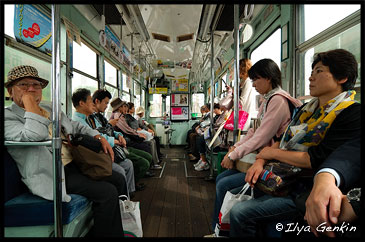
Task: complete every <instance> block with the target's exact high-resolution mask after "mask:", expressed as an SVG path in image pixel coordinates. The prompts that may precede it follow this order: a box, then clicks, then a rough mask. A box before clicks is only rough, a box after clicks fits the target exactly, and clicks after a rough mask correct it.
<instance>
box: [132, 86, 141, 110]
mask: <svg viewBox="0 0 365 242" xmlns="http://www.w3.org/2000/svg"><path fill="white" fill-rule="evenodd" d="M133 83H134V96H135V99H134V106H136V108H137V107H139V106H140V105H141V85H140V84H139V83H138V82H136V81H134V82H133Z"/></svg>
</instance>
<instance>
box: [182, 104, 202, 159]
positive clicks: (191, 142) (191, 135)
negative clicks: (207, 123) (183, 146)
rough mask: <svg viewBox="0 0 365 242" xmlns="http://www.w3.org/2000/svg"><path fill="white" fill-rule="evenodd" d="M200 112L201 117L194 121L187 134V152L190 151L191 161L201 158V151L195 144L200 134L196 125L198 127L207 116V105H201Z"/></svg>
mask: <svg viewBox="0 0 365 242" xmlns="http://www.w3.org/2000/svg"><path fill="white" fill-rule="evenodd" d="M200 112H201V118H200V119H199V122H197V123H194V124H193V125H192V127H191V129H190V130H189V131H188V133H187V135H186V142H187V143H188V149H187V152H188V155H189V159H190V161H197V160H199V158H197V157H198V156H199V153H198V151H197V149H196V144H195V141H196V136H197V135H198V134H197V133H196V127H198V126H199V124H200V123H201V122H203V119H204V118H205V117H207V116H206V115H205V113H206V112H207V109H206V106H205V105H203V106H201V107H200Z"/></svg>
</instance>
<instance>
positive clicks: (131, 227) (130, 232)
mask: <svg viewBox="0 0 365 242" xmlns="http://www.w3.org/2000/svg"><path fill="white" fill-rule="evenodd" d="M123 199H126V200H123ZM119 207H120V215H121V217H122V224H123V230H124V237H142V236H143V230H142V221H141V211H140V208H139V202H133V201H131V200H129V198H128V197H127V196H126V195H121V196H119Z"/></svg>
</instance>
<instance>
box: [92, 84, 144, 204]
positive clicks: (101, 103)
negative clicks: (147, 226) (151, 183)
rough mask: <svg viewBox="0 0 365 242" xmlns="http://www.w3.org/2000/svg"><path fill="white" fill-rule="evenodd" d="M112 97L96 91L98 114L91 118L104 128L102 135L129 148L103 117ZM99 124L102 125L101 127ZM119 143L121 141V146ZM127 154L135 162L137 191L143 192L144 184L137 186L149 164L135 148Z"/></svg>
mask: <svg viewBox="0 0 365 242" xmlns="http://www.w3.org/2000/svg"><path fill="white" fill-rule="evenodd" d="M111 97H112V95H111V94H110V92H109V91H108V90H106V89H99V90H96V91H95V92H94V94H93V96H92V100H93V103H94V105H95V109H96V112H94V113H93V114H92V115H90V116H89V117H90V119H91V120H94V122H95V123H98V125H97V126H98V127H97V129H98V130H99V129H100V128H102V129H101V132H102V133H105V134H107V135H108V136H112V137H113V136H114V137H115V138H118V139H119V140H116V139H114V143H115V144H117V145H120V146H122V147H125V148H127V142H126V140H125V139H124V138H123V137H122V135H121V133H120V132H117V131H114V129H113V126H112V125H111V124H110V123H108V120H107V119H106V118H105V117H104V115H103V113H104V112H105V110H106V108H107V107H108V104H109V101H110V99H111ZM99 124H100V126H99ZM110 140H111V141H112V139H110ZM117 141H119V144H118V142H117ZM127 149H128V148H127ZM138 152H139V151H138ZM138 152H137V153H138ZM141 152H143V151H141ZM126 153H127V154H126V157H127V158H128V159H129V160H131V161H132V162H133V170H134V180H135V184H136V185H135V187H136V190H137V191H141V190H143V189H144V187H145V185H144V184H143V183H140V184H137V182H138V180H139V179H140V178H142V177H143V176H144V174H145V173H146V172H147V170H148V167H149V162H148V160H146V159H145V158H143V157H142V156H138V155H137V154H135V152H134V150H133V148H132V149H128V152H126ZM122 166H123V165H122ZM124 169H126V168H124ZM132 190H133V189H132ZM131 197H132V196H131Z"/></svg>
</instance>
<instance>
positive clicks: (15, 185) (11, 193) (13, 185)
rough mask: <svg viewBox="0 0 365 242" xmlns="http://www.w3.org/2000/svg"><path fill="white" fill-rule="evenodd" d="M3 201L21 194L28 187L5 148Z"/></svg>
mask: <svg viewBox="0 0 365 242" xmlns="http://www.w3.org/2000/svg"><path fill="white" fill-rule="evenodd" d="M3 164H4V202H7V201H9V200H10V199H12V198H14V197H16V196H18V195H20V194H23V193H25V192H27V191H28V188H27V187H26V185H25V184H24V183H23V182H22V180H21V175H20V173H19V170H18V167H17V165H16V163H15V161H14V160H13V158H12V157H11V156H10V154H9V153H8V150H7V149H5V152H4V162H3Z"/></svg>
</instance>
